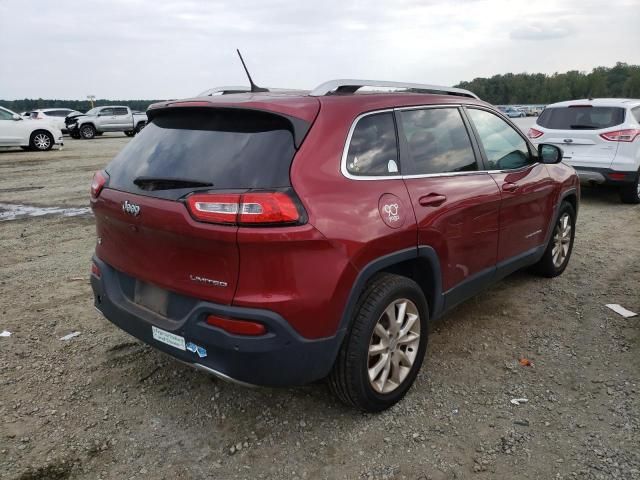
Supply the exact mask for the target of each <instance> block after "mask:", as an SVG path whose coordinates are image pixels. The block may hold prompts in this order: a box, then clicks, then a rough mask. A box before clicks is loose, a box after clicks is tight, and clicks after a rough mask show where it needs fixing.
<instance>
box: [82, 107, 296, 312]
mask: <svg viewBox="0 0 640 480" xmlns="http://www.w3.org/2000/svg"><path fill="white" fill-rule="evenodd" d="M294 154H295V146H294V139H293V134H292V131H291V125H290V123H289V122H288V121H286V120H285V119H284V118H283V117H281V116H278V115H275V114H267V113H264V112H257V111H252V110H243V109H235V110H231V109H215V108H204V109H190V108H174V109H170V110H169V111H166V112H164V113H158V114H156V116H155V117H154V118H153V121H151V122H150V123H149V125H148V126H147V127H146V128H145V129H144V130H143V131H142V132H141V134H140V135H137V136H136V137H135V138H134V139H133V140H132V141H131V142H129V143H128V144H127V146H126V147H125V148H124V149H123V150H122V151H121V152H120V154H118V156H117V157H116V158H115V159H114V160H113V161H112V162H111V163H110V164H109V165H108V166H107V167H106V169H105V170H106V173H107V174H108V175H109V179H108V182H107V185H106V187H105V189H104V190H103V191H102V193H101V194H100V196H99V197H98V199H97V201H95V202H94V204H93V208H94V213H95V216H96V224H97V233H98V237H99V238H100V241H99V242H98V245H97V247H96V254H97V256H98V257H99V258H100V259H101V260H103V261H104V262H106V263H107V264H109V265H111V266H112V267H113V268H115V269H116V270H118V271H120V272H123V273H125V274H127V275H128V276H130V277H133V279H135V280H136V281H140V280H141V281H144V282H147V283H151V284H154V285H157V286H159V287H161V288H163V289H166V290H169V291H174V292H178V293H181V294H183V295H188V296H192V297H197V298H200V299H206V300H210V301H213V302H218V303H225V304H229V303H231V301H232V299H233V296H234V292H235V289H236V286H237V280H238V271H239V249H238V244H237V232H238V227H237V226H236V225H234V224H222V223H220V224H216V223H205V222H204V221H197V220H196V219H195V217H193V216H192V215H191V214H190V213H189V210H188V208H187V205H186V198H187V197H188V196H189V195H191V194H193V193H195V192H198V193H205V192H207V193H214V194H220V195H227V196H231V195H234V194H238V193H244V192H247V191H249V190H254V189H258V190H262V189H282V188H286V187H287V186H290V179H289V168H290V166H291V162H292V159H293V156H294ZM190 182H191V183H190ZM221 198H223V197H221ZM224 205H231V204H224V203H220V204H218V206H221V208H222V207H224ZM222 213H224V212H222ZM170 307H171V306H169V308H170Z"/></svg>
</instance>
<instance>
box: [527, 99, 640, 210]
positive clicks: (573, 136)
mask: <svg viewBox="0 0 640 480" xmlns="http://www.w3.org/2000/svg"><path fill="white" fill-rule="evenodd" d="M528 136H529V138H530V139H531V140H532V141H533V142H535V143H550V144H553V145H558V146H560V147H562V149H563V151H564V161H565V163H567V164H569V165H571V166H573V168H575V169H576V171H577V172H578V176H579V177H580V180H581V181H582V182H583V183H586V184H604V185H612V186H615V187H617V188H618V189H619V191H620V199H621V200H622V202H624V203H640V183H639V180H638V178H639V176H640V100H638V99H635V100H632V99H618V98H596V99H589V100H570V101H567V102H559V103H554V104H552V105H548V106H547V108H546V109H545V110H544V111H543V112H542V113H541V114H540V116H539V117H538V119H537V120H536V124H535V127H533V128H531V129H529V132H528Z"/></svg>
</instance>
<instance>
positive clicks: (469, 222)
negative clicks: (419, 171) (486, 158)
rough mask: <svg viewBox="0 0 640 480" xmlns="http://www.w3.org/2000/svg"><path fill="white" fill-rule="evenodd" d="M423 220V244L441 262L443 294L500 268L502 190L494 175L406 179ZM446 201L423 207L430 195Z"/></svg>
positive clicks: (420, 224) (420, 230)
mask: <svg viewBox="0 0 640 480" xmlns="http://www.w3.org/2000/svg"><path fill="white" fill-rule="evenodd" d="M405 182H406V184H407V187H408V188H409V193H410V194H411V200H412V202H413V208H414V210H415V213H416V218H417V220H418V244H419V245H429V246H431V247H433V248H434V249H435V250H436V252H437V254H438V257H439V258H440V268H441V269H442V287H443V290H445V291H446V290H449V289H451V288H452V287H454V286H456V285H458V284H459V283H461V282H463V281H464V280H466V279H468V278H469V277H470V276H472V275H474V274H477V273H480V272H482V271H483V270H485V269H488V268H491V267H493V266H495V264H496V256H497V253H498V232H499V214H500V202H501V197H500V191H499V190H498V187H497V185H496V182H495V181H494V180H493V179H492V178H491V176H490V175H489V174H488V173H479V174H469V175H452V176H441V177H426V178H409V179H407V180H405ZM433 194H437V195H442V196H444V197H446V199H445V200H444V203H442V204H440V205H438V206H431V205H427V206H423V205H421V204H420V199H421V198H423V197H426V196H429V195H433Z"/></svg>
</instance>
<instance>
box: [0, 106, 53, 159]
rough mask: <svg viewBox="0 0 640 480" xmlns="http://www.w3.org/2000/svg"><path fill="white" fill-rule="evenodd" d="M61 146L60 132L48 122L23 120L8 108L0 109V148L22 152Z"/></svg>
mask: <svg viewBox="0 0 640 480" xmlns="http://www.w3.org/2000/svg"><path fill="white" fill-rule="evenodd" d="M54 145H59V146H62V145H63V142H62V132H61V131H60V129H59V128H58V127H56V126H55V125H54V124H52V123H50V122H43V121H40V120H33V119H30V118H29V119H25V118H23V117H21V116H20V115H18V114H17V113H15V112H12V111H11V110H9V109H8V108H4V107H0V147H22V148H23V149H24V150H51V148H52V147H53V146H54Z"/></svg>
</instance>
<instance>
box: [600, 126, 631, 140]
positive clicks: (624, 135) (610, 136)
mask: <svg viewBox="0 0 640 480" xmlns="http://www.w3.org/2000/svg"><path fill="white" fill-rule="evenodd" d="M600 136H601V137H602V138H604V139H605V140H609V141H610V142H633V141H634V140H635V139H636V138H638V136H640V130H638V129H636V128H629V129H626V130H616V131H615V132H607V133H601V134H600Z"/></svg>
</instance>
